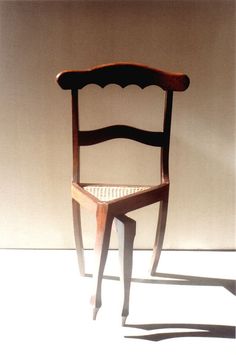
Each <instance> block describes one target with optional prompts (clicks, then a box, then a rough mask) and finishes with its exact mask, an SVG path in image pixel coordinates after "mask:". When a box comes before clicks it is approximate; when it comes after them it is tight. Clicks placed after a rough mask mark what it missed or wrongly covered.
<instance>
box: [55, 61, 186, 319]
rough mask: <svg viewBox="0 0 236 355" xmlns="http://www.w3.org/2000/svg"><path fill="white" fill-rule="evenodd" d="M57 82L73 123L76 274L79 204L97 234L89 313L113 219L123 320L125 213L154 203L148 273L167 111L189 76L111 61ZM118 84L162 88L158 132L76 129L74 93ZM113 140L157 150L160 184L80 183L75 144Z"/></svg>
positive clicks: (164, 204) (129, 238) (97, 299)
mask: <svg viewBox="0 0 236 355" xmlns="http://www.w3.org/2000/svg"><path fill="white" fill-rule="evenodd" d="M57 82H58V84H59V85H60V86H61V88H62V89H64V90H71V93H72V126H73V181H72V206H73V221H74V235H75V242H76V249H77V254H78V261H79V267H80V273H81V275H84V272H85V270H84V256H83V241H82V233H81V220H80V206H82V207H85V208H89V209H91V210H92V211H94V212H95V213H96V218H97V234H96V239H95V248H94V250H95V270H94V274H93V280H94V294H93V296H92V299H91V303H92V305H93V317H94V319H95V318H96V314H97V311H98V310H99V308H100V307H101V303H102V302H101V283H102V277H103V272H104V267H105V263H106V258H107V253H108V248H109V242H110V233H111V227H112V223H113V220H115V223H116V227H117V231H118V235H119V241H120V244H119V249H120V255H121V270H122V272H121V279H122V284H123V287H124V304H123V310H122V319H123V324H124V323H125V319H126V317H127V315H128V311H129V290H130V279H131V270H132V248H133V240H134V236H135V227H136V223H135V221H134V220H132V219H131V218H129V217H127V216H126V213H128V212H130V211H133V210H136V209H139V208H142V207H144V206H147V205H150V204H153V203H156V202H160V207H159V217H158V224H157V232H156V239H155V243H154V248H153V256H152V262H151V274H152V275H153V274H154V273H155V271H156V268H157V264H158V260H159V257H160V253H161V249H162V244H163V239H164V233H165V226H166V218H167V208H168V195H169V184H170V182H169V168H168V164H169V144H170V131H171V113H172V100H173V92H174V91H184V90H186V89H187V87H188V86H189V78H188V77H187V76H186V75H184V74H180V73H168V72H164V71H161V70H158V69H153V68H150V67H147V66H144V65H140V64H135V63H114V64H106V65H101V66H98V67H95V68H92V69H89V70H80V71H63V72H61V73H59V74H58V75H57ZM113 83H115V84H118V85H120V86H121V87H122V88H124V87H126V86H127V85H130V84H136V85H138V86H139V87H140V88H145V87H147V86H149V85H157V86H159V87H160V88H161V89H163V90H164V91H165V110H164V123H163V131H162V132H151V131H145V130H141V129H138V128H134V127H131V126H126V125H113V126H109V127H103V128H100V129H96V130H92V131H82V130H80V129H79V107H78V91H79V90H81V89H82V88H83V87H85V86H86V85H88V84H97V85H99V86H100V87H102V88H104V87H105V86H106V85H108V84H113ZM114 138H127V139H132V140H135V141H137V142H139V143H143V144H147V145H150V146H154V147H157V148H160V149H161V154H160V157H161V158H160V160H161V162H160V165H161V177H160V183H159V184H158V185H156V186H117V185H115V186H114V185H112V184H107V183H105V184H91V183H86V182H83V183H82V182H81V181H80V146H87V145H93V144H97V143H100V142H104V141H106V140H110V139H114Z"/></svg>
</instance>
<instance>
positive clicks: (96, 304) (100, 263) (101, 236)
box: [91, 205, 113, 320]
mask: <svg viewBox="0 0 236 355" xmlns="http://www.w3.org/2000/svg"><path fill="white" fill-rule="evenodd" d="M112 221H113V217H112V216H111V215H109V214H108V212H107V208H106V206H103V205H100V206H99V207H98V210H97V235H96V241H95V248H94V252H95V260H94V273H93V282H94V293H93V295H92V297H91V304H92V306H93V319H94V320H95V319H96V316H97V312H98V310H99V308H100V307H101V305H102V299H101V286H102V277H103V272H104V268H105V264H106V259H107V254H108V248H109V243H110V234H111V226H112Z"/></svg>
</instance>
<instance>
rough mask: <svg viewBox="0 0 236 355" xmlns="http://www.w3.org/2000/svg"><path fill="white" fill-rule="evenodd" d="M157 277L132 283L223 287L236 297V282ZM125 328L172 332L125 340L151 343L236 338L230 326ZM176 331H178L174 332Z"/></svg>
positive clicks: (136, 336)
mask: <svg viewBox="0 0 236 355" xmlns="http://www.w3.org/2000/svg"><path fill="white" fill-rule="evenodd" d="M85 276H87V277H91V276H92V274H86V275H85ZM154 276H155V277H158V279H155V278H153V279H141V278H132V282H140V283H152V284H168V285H193V286H218V287H219V286H221V287H224V288H225V289H226V290H228V291H229V292H231V293H232V294H234V295H236V280H230V279H219V278H210V277H199V276H190V275H180V274H167V273H158V272H157V273H155V275H154ZM103 278H104V279H108V280H117V281H119V277H117V276H108V275H104V277H103ZM125 327H129V328H136V329H142V330H146V331H153V330H159V331H160V330H163V329H169V330H170V329H171V331H167V332H164V333H163V331H162V332H160V333H158V332H157V333H153V332H152V333H151V334H144V335H127V336H125V338H133V339H143V340H150V341H160V340H164V339H170V338H179V337H211V338H229V339H234V338H235V329H236V328H235V327H234V326H229V325H215V324H185V323H183V324H181V323H179V324H177V323H173V324H125ZM173 329H176V331H173Z"/></svg>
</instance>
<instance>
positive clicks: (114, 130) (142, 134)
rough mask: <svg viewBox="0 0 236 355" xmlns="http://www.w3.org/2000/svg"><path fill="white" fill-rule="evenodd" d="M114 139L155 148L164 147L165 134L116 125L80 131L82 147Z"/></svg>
mask: <svg viewBox="0 0 236 355" xmlns="http://www.w3.org/2000/svg"><path fill="white" fill-rule="evenodd" d="M114 138H128V139H132V140H135V141H138V142H140V143H144V144H147V145H150V146H154V147H162V146H163V145H164V133H163V132H151V131H144V130H142V129H138V128H134V127H130V126H125V125H114V126H109V127H104V128H100V129H96V130H93V131H79V137H78V139H79V145H80V146H86V145H92V144H97V143H101V142H104V141H107V140H110V139H114Z"/></svg>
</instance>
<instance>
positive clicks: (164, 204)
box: [150, 196, 168, 276]
mask: <svg viewBox="0 0 236 355" xmlns="http://www.w3.org/2000/svg"><path fill="white" fill-rule="evenodd" d="M167 211H168V196H167V197H166V198H165V199H164V200H163V201H160V207H159V217H158V224H157V231H156V239H155V243H154V247H153V253H152V260H151V270H150V273H151V275H152V276H154V275H155V273H156V269H157V265H158V262H159V259H160V255H161V250H162V246H163V241H164V235H165V229H166V220H167Z"/></svg>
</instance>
